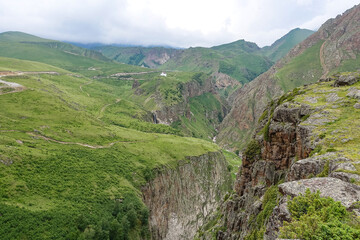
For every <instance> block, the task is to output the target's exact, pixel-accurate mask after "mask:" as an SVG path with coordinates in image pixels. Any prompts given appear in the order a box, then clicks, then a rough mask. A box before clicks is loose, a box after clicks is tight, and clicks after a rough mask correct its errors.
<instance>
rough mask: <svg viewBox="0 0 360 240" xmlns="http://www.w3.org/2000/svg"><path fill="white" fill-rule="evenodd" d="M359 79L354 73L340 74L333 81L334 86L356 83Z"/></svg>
mask: <svg viewBox="0 0 360 240" xmlns="http://www.w3.org/2000/svg"><path fill="white" fill-rule="evenodd" d="M359 80H360V78H359V76H354V75H341V76H340V77H339V78H338V79H336V80H335V82H334V85H333V86H334V87H342V86H349V85H353V84H354V83H357V82H358V81H359Z"/></svg>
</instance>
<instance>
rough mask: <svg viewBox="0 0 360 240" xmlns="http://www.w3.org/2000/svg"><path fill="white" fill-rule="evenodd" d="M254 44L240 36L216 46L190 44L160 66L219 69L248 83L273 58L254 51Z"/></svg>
mask: <svg viewBox="0 0 360 240" xmlns="http://www.w3.org/2000/svg"><path fill="white" fill-rule="evenodd" d="M239 43H240V44H239ZM251 45H254V44H252V43H245V41H243V40H241V41H239V42H237V43H234V44H227V45H224V46H218V47H214V48H200V47H197V48H189V49H186V50H182V51H181V52H179V53H178V54H177V55H175V57H173V58H171V59H170V60H169V61H167V62H166V63H165V64H163V65H161V67H160V69H171V70H180V71H198V72H199V71H201V72H205V73H216V72H220V73H225V74H227V75H229V76H230V77H232V78H234V79H236V80H238V81H239V82H241V83H246V82H249V81H251V80H252V79H254V78H255V77H256V76H258V75H259V74H261V73H263V72H264V71H266V70H267V69H269V67H270V66H271V65H272V62H271V61H270V60H268V59H267V58H265V57H263V56H261V55H260V54H257V53H256V52H254V51H256V47H255V46H251Z"/></svg>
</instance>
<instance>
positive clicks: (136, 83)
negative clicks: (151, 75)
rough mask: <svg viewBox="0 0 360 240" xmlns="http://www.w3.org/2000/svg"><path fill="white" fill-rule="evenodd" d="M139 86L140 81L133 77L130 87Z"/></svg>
mask: <svg viewBox="0 0 360 240" xmlns="http://www.w3.org/2000/svg"><path fill="white" fill-rule="evenodd" d="M139 86H140V82H139V81H138V80H137V79H135V80H134V82H133V84H132V87H131V88H132V89H134V88H138V87H139Z"/></svg>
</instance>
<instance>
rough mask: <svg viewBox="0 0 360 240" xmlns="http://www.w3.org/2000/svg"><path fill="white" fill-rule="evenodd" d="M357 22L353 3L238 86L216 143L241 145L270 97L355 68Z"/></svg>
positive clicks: (359, 11) (358, 15)
mask: <svg viewBox="0 0 360 240" xmlns="http://www.w3.org/2000/svg"><path fill="white" fill-rule="evenodd" d="M359 25H360V6H355V7H353V8H352V9H350V10H348V11H346V12H345V13H343V14H342V15H338V16H337V17H336V18H334V19H329V20H328V21H326V22H325V23H324V24H323V25H322V26H321V27H320V29H319V30H318V31H317V32H316V33H314V34H312V35H311V36H309V37H308V38H306V39H305V40H304V41H302V42H301V43H300V44H298V45H297V46H296V47H294V48H293V49H292V50H291V51H290V52H289V53H288V54H287V55H286V56H285V57H283V58H282V59H280V60H279V61H278V62H277V63H276V64H275V65H274V66H273V67H272V68H270V69H269V70H268V71H267V72H265V73H264V74H262V75H260V76H259V77H257V78H256V79H254V81H252V82H251V83H249V84H248V85H246V86H244V87H243V88H242V89H238V90H237V91H236V92H235V93H234V94H233V95H232V99H234V101H233V106H234V107H233V108H232V109H231V111H230V113H229V114H228V115H227V116H226V117H225V119H224V121H223V122H222V124H221V126H220V131H219V134H218V137H217V140H218V141H219V143H220V144H223V145H226V146H232V147H233V148H234V149H236V148H239V149H241V148H243V147H244V146H245V145H246V143H247V141H248V139H249V137H250V136H252V135H253V133H254V129H255V127H256V124H257V121H258V119H259V118H260V117H261V114H262V112H263V109H264V108H265V107H266V105H267V104H268V102H269V101H271V100H272V99H273V98H275V97H278V96H280V95H282V94H283V93H284V92H286V91H289V90H292V89H294V88H295V87H299V86H302V85H304V84H309V83H314V82H316V81H317V80H318V79H320V78H321V79H326V78H327V77H328V76H329V75H331V74H334V73H336V72H338V71H357V70H358V69H359V49H360V44H359V42H358V41H354V39H357V36H358V35H359V29H360V28H359Z"/></svg>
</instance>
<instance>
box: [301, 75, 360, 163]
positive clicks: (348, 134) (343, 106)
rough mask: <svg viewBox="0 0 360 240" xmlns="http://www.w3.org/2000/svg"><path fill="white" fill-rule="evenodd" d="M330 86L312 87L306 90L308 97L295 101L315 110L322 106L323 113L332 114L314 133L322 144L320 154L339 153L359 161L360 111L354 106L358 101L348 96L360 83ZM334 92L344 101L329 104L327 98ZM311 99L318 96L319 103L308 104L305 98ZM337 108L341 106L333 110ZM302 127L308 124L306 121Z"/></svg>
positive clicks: (305, 95)
mask: <svg viewBox="0 0 360 240" xmlns="http://www.w3.org/2000/svg"><path fill="white" fill-rule="evenodd" d="M331 84H333V82H328V83H320V84H314V85H311V86H309V87H308V88H307V89H304V90H305V91H306V93H305V94H302V95H298V96H296V97H295V101H298V102H304V103H306V104H309V105H311V106H313V107H321V108H323V111H327V112H329V114H330V115H329V117H327V118H328V119H330V121H328V123H325V124H324V125H319V126H316V128H315V129H314V131H313V132H314V133H316V134H317V136H319V138H320V139H321V144H320V145H319V146H321V149H320V150H319V153H318V154H323V153H325V152H327V151H334V150H336V151H337V152H340V153H342V154H343V155H344V156H346V157H348V158H350V159H352V160H354V161H356V160H359V159H360V155H359V152H358V145H359V143H360V138H359V134H360V132H359V126H360V125H359V124H360V118H359V116H360V115H359V114H360V110H359V109H355V108H354V107H353V106H354V104H355V103H356V102H357V100H356V99H352V98H349V97H347V96H346V94H347V91H348V89H349V88H350V87H356V88H358V89H360V83H356V84H354V85H352V86H344V87H338V88H334V87H332V86H331ZM334 89H336V90H338V91H336V92H335V93H336V94H337V95H338V96H339V97H341V98H342V99H340V100H338V102H335V103H329V102H327V101H326V96H327V95H328V94H329V93H332V90H334ZM308 97H317V102H316V103H310V102H307V101H306V99H307V98H308ZM334 105H335V107H336V105H337V106H338V107H337V108H333V106H334ZM310 117H311V116H310ZM303 124H306V121H305V122H304V123H303Z"/></svg>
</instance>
